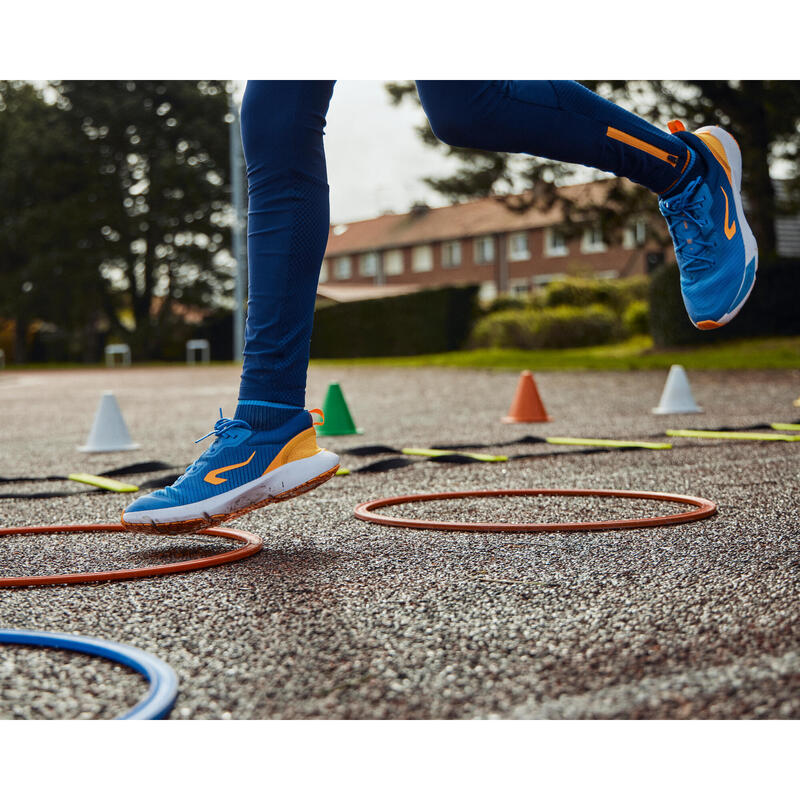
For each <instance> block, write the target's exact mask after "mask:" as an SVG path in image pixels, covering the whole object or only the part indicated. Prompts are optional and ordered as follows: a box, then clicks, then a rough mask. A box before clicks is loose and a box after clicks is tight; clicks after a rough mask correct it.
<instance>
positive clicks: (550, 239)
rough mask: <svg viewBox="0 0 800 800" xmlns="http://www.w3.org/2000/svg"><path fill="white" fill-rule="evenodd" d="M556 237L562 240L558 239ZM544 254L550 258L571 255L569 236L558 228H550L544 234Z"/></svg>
mask: <svg viewBox="0 0 800 800" xmlns="http://www.w3.org/2000/svg"><path fill="white" fill-rule="evenodd" d="M556 237H558V239H560V240H561V241H556ZM544 254H545V255H546V256H547V257H548V258H556V257H558V256H566V255H569V245H568V244H567V237H566V236H565V235H564V232H563V231H560V230H558V229H557V228H548V229H547V230H546V231H545V235H544Z"/></svg>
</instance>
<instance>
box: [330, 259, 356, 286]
mask: <svg viewBox="0 0 800 800" xmlns="http://www.w3.org/2000/svg"><path fill="white" fill-rule="evenodd" d="M333 277H334V278H335V279H336V280H337V281H346V280H348V279H350V278H352V277H353V259H352V258H350V256H339V257H338V258H337V259H336V261H334V263H333Z"/></svg>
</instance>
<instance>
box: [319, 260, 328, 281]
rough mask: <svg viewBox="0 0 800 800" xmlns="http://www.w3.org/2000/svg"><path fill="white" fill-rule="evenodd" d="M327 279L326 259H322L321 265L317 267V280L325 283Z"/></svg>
mask: <svg viewBox="0 0 800 800" xmlns="http://www.w3.org/2000/svg"><path fill="white" fill-rule="evenodd" d="M327 280H328V259H327V258H325V259H323V261H322V266H321V267H320V268H319V282H320V283H325V282H326V281H327Z"/></svg>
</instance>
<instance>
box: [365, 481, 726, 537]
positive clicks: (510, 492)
mask: <svg viewBox="0 0 800 800" xmlns="http://www.w3.org/2000/svg"><path fill="white" fill-rule="evenodd" d="M529 495H543V496H550V497H625V498H628V499H631V500H659V501H662V502H668V503H680V504H681V505H687V506H693V507H694V510H693V511H682V512H680V513H678V514H669V515H667V516H665V517H642V518H641V519H612V520H603V521H601V522H557V523H541V522H534V523H513V522H511V523H509V522H488V523H486V522H443V521H440V520H430V519H408V518H403V517H386V516H383V515H381V514H375V513H374V509H376V508H384V507H385V506H399V505H402V504H404V503H422V502H426V501H429V500H459V499H463V498H466V497H470V498H473V497H520V496H529ZM716 513H717V505H716V503H712V502H711V501H710V500H706V499H704V498H702V497H689V496H687V495H679V494H665V493H663V492H628V491H622V490H617V489H483V490H480V491H475V492H438V493H434V494H409V495H404V496H402V497H385V498H383V499H382V500H370V501H369V502H366V503H360V504H359V505H357V506H356V510H355V515H356V517H357V518H358V519H363V520H365V521H366V522H375V523H377V524H378V525H395V526H397V527H399V528H422V529H424V530H433V531H467V532H469V531H476V532H480V533H548V532H552V531H606V530H614V529H617V528H652V527H655V526H657V525H678V524H680V523H683V522H695V521H696V520H699V519H705V518H706V517H710V516H711V515H712V514H716Z"/></svg>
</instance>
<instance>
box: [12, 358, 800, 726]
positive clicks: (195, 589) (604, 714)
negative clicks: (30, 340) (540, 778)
mask: <svg viewBox="0 0 800 800" xmlns="http://www.w3.org/2000/svg"><path fill="white" fill-rule="evenodd" d="M665 377H666V372H647V373H563V374H561V373H544V374H538V375H537V376H536V378H537V383H538V386H539V389H540V392H541V395H542V398H543V400H544V402H545V405H546V406H547V410H548V412H549V413H550V415H551V416H552V417H553V419H554V421H553V422H550V423H547V424H540V425H503V424H502V423H500V422H499V419H500V417H502V416H503V415H504V414H505V413H506V412H507V410H508V406H509V404H510V402H511V397H512V395H513V392H514V389H515V387H516V383H517V379H518V376H517V374H516V373H509V372H488V371H466V370H458V371H456V370H453V371H447V370H429V369H421V370H416V371H408V370H392V369H366V368H348V369H339V368H336V369H334V368H332V367H324V368H323V367H317V368H313V369H312V372H311V375H310V380H309V393H308V398H309V405H310V406H311V407H313V406H315V405H320V404H321V403H322V399H323V397H324V394H325V389H326V386H327V384H328V382H329V381H332V380H337V381H339V382H340V384H341V386H342V388H343V390H344V393H345V396H346V398H347V400H348V402H349V405H350V408H351V411H352V413H353V415H354V417H355V419H356V422H357V423H358V425H359V426H360V427H362V428H363V429H364V434H363V435H362V436H352V437H336V438H332V437H330V438H327V439H325V440H323V445H324V446H327V447H329V448H330V449H333V450H337V451H341V450H344V449H346V448H348V447H353V446H360V445H367V444H384V445H388V446H391V447H403V446H416V447H425V446H431V445H433V444H444V443H458V442H483V443H492V442H501V441H507V440H509V439H514V438H516V437H518V436H522V435H524V434H533V435H537V436H542V435H571V436H586V437H619V438H626V439H628V438H642V437H648V438H652V437H658V436H659V435H660V434H661V433H662V432H663V431H664V430H665V429H666V428H668V427H715V426H738V425H750V424H757V423H762V422H773V421H774V422H778V421H784V422H785V421H792V420H794V419H796V418H797V417H798V416H800V412H798V409H796V408H793V407H792V401H793V400H794V399H795V398H797V397H798V395H800V373H798V372H755V371H752V372H708V373H701V372H697V373H690V375H689V377H690V380H691V383H692V388H693V389H694V394H695V398H696V400H697V401H698V403H699V404H700V405H701V406H703V407H704V408H705V410H706V411H705V413H704V414H702V415H684V416H674V417H664V416H655V415H653V414H651V408H652V407H653V406H655V405H656V404H657V402H658V399H659V396H660V392H661V389H662V386H663V383H664V380H665ZM237 383H238V371H237V369H235V368H233V367H194V368H188V367H183V368H172V367H171V368H141V369H140V368H133V369H127V370H126V369H116V370H71V371H63V372H62V371H46V372H45V371H41V372H28V371H25V372H5V373H2V372H0V407H2V416H1V417H0V476H4V477H14V476H45V475H52V474H56V475H59V474H62V475H63V474H66V473H67V472H72V471H85V472H100V471H102V470H105V469H110V468H113V467H118V466H122V465H125V464H130V463H132V462H136V461H145V460H161V461H164V462H166V463H168V464H170V465H175V466H176V468H182V467H183V466H185V465H186V464H188V463H189V462H190V461H191V460H193V459H194V458H195V457H196V456H197V455H198V454H199V453H200V452H202V449H203V448H204V446H205V445H206V444H207V442H204V443H202V444H200V445H195V444H193V441H194V440H195V439H197V438H199V437H200V436H202V435H203V434H205V433H206V432H208V431H209V430H211V428H212V427H213V424H214V419H215V418H216V416H217V415H218V411H217V408H218V407H219V406H222V407H223V410H224V412H225V413H227V414H228V415H230V414H231V413H232V412H233V409H234V406H235V397H236V388H237ZM105 389H110V390H113V391H114V392H115V394H116V396H117V399H118V401H119V403H120V406H121V408H122V411H123V413H124V416H125V419H126V421H127V423H128V426H129V428H130V431H131V434H132V436H133V438H134V439H135V440H136V441H137V442H139V443H141V445H142V446H141V449H139V450H137V451H133V452H120V453H112V454H98V455H87V454H84V453H79V452H78V451H77V449H76V447H77V446H78V445H80V444H82V443H83V442H84V441H85V439H86V436H87V434H88V431H89V428H90V426H91V422H92V418H93V415H94V411H95V408H96V406H97V403H98V401H99V398H100V395H101V393H102V391H103V390H105ZM674 445H675V446H674V449H673V450H671V451H666V452H664V451H623V452H610V453H597V454H592V455H585V454H578V453H575V452H570V451H569V449H568V448H565V447H556V446H551V445H547V444H534V445H516V446H506V447H495V448H489V449H488V452H498V453H504V454H507V455H512V454H539V453H541V454H544V453H550V454H553V455H550V456H546V457H541V458H532V459H527V460H516V461H510V462H507V463H499V464H479V463H470V464H442V463H432V462H429V461H426V460H424V459H416V460H415V462H414V464H413V465H411V466H407V467H405V468H402V469H397V470H393V471H390V472H385V473H353V474H351V475H349V476H346V477H336V478H334V479H333V480H332V481H330V482H328V483H327V484H325V485H324V486H322V487H320V488H319V489H317V490H315V491H314V492H311V493H309V494H307V495H304V496H302V497H300V498H297V499H295V500H292V501H290V502H286V503H280V504H276V505H275V506H273V507H268V508H266V509H263V510H261V511H257V512H255V513H253V514H251V515H249V516H245V517H242V518H240V519H239V520H237V521H236V522H235V523H231V527H238V528H242V529H245V530H249V531H253V532H255V533H258V534H259V535H261V536H262V537H263V538H264V549H263V550H262V551H261V553H259V554H258V555H256V556H254V557H252V558H250V559H248V560H245V561H241V562H237V563H235V564H231V565H226V566H221V567H214V568H210V569H206V570H201V571H197V572H192V573H184V574H179V575H173V576H166V577H160V578H152V579H144V580H136V581H124V582H117V583H102V584H92V585H83V586H63V585H62V586H45V587H36V588H26V589H0V627H11V628H25V629H36V630H49V631H60V632H68V633H79V634H85V635H90V636H97V637H102V638H106V639H112V640H115V641H119V642H124V643H127V644H130V645H134V646H137V647H140V648H143V649H145V650H148V651H150V652H152V653H154V654H156V655H158V656H159V657H161V658H162V659H164V660H165V661H167V662H168V663H169V664H170V665H171V666H172V667H173V668H174V669H175V670H176V672H177V674H178V677H179V679H180V695H179V698H178V702H177V704H176V706H175V709H174V711H173V712H172V718H173V719H181V718H184V719H206V718H211V719H220V718H233V719H250V718H256V719H263V718H296V719H327V718H335V719H341V718H360V719H380V718H391V719H408V718H415V719H441V718H570V719H575V718H622V719H630V718H637V719H638V718H658V719H663V718H703V719H712V718H713V719H720V718H748V719H749V718H781V719H785V718H798V717H800V602H799V601H798V588H799V587H800V520H799V519H798V491H797V489H798V478H799V477H800V443H793V444H789V443H769V444H764V443H743V442H735V443H734V442H730V443H729V442H724V443H721V442H697V441H689V440H680V441H679V440H676V441H675V442H674ZM564 453H566V454H564ZM381 458H383V457H381V456H371V457H355V456H347V455H343V456H342V464H343V466H347V467H350V468H351V469H353V468H357V467H359V466H363V465H365V464H369V463H372V462H374V461H378V460H380V459H381ZM173 471H177V469H176V470H173ZM159 474H166V473H149V474H146V475H137V476H135V477H132V478H131V480H132V481H133V482H136V481H137V480H138V481H144V480H147V479H150V478H155V477H158V475H159ZM526 487H553V488H556V487H560V488H606V489H642V490H647V491H662V492H674V493H679V494H691V495H699V496H702V497H706V498H709V499H711V500H713V501H715V502H716V503H717V504H718V505H719V513H718V514H717V515H716V516H714V517H711V518H709V519H707V520H703V521H700V522H694V523H690V524H686V525H680V526H672V527H659V528H638V529H631V530H620V531H606V532H594V533H549V534H540V535H528V534H475V533H469V534H467V533H441V532H433V531H422V530H407V529H400V528H389V527H381V526H376V525H371V524H368V523H366V522H362V521H359V520H356V519H355V518H354V517H353V509H354V507H355V506H356V504H357V503H359V502H361V501H364V500H367V499H374V498H378V497H384V496H389V495H395V494H414V493H419V492H431V491H453V490H459V489H483V488H495V489H497V488H526ZM86 489H87V487H83V486H80V485H78V484H76V483H73V482H68V481H63V482H62V481H50V482H42V481H32V482H30V483H4V484H0V492H3V493H9V492H18V493H25V492H36V491H67V492H73V493H74V494H73V495H71V496H69V497H65V498H54V499H49V500H40V499H3V500H0V526H3V527H8V526H16V525H45V524H53V525H55V524H75V523H97V522H115V521H117V520H118V519H119V514H120V511H121V508H122V507H123V506H124V504H125V503H126V502H128V501H129V499H130V498H131V497H132V496H133V495H126V496H124V495H115V494H110V493H101V492H91V493H88V494H87V493H85V492H86ZM676 510H682V509H679V508H677V507H675V506H673V505H671V504H662V503H650V502H645V501H622V500H620V501H609V500H597V499H578V498H576V499H564V498H537V499H535V500H534V499H530V498H525V499H522V498H519V499H510V498H505V499H502V500H492V501H466V502H460V503H458V502H450V501H448V502H444V501H441V502H437V503H431V504H415V505H413V506H412V505H409V506H406V507H405V508H399V507H398V508H396V509H394V510H393V513H397V514H405V515H407V516H409V517H414V516H422V517H425V516H431V515H434V514H435V515H437V516H439V517H440V518H444V519H451V520H460V521H488V520H502V521H515V520H516V521H536V522H548V521H553V522H555V521H564V520H567V521H577V520H581V519H598V518H601V517H602V518H609V517H614V516H618V517H626V516H632V515H637V514H640V515H650V514H660V513H665V512H667V513H668V512H674V511H676ZM232 546H234V544H233V543H230V542H226V541H217V540H213V539H210V538H208V537H204V536H198V535H196V536H180V537H167V536H146V537H143V536H134V535H129V534H88V533H79V534H54V535H48V536H14V537H0V577H5V576H11V575H23V574H54V573H63V572H74V571H83V570H92V569H97V570H103V569H112V568H114V567H123V566H144V565H147V564H155V563H163V562H164V561H166V560H169V559H171V558H172V559H182V558H192V557H197V556H200V555H207V554H210V553H214V552H219V551H220V550H224V549H229V548H231V547H232ZM0 648H1V649H2V658H1V659H0V719H14V718H18V719H67V718H86V719H93V718H110V717H113V716H115V715H117V714H120V713H122V712H123V711H124V710H126V708H128V707H129V706H132V705H134V704H135V703H136V702H137V701H138V699H139V698H140V697H141V695H142V694H143V692H144V691H145V688H146V686H145V682H144V680H143V679H141V678H140V677H139V676H138V675H136V674H135V673H133V672H132V671H130V670H128V669H127V668H125V667H119V666H116V665H113V664H108V663H105V662H102V661H99V660H98V659H93V658H90V657H87V656H82V655H77V654H68V653H59V652H55V651H50V650H46V651H45V650H38V649H34V648H27V647H16V646H13V647H11V646H0Z"/></svg>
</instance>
